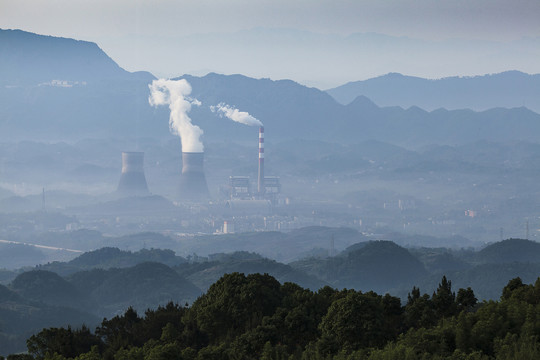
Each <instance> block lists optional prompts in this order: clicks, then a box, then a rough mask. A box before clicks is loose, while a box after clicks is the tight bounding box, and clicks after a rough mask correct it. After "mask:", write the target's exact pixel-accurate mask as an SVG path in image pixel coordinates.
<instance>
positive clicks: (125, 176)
mask: <svg viewBox="0 0 540 360" xmlns="http://www.w3.org/2000/svg"><path fill="white" fill-rule="evenodd" d="M116 191H117V193H118V194H120V195H122V196H146V195H149V194H150V191H148V185H147V183H146V177H145V176H144V153H143V152H123V153H122V175H121V176H120V182H119V183H118V188H117V190H116Z"/></svg>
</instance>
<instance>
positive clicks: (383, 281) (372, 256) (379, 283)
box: [291, 241, 428, 292]
mask: <svg viewBox="0 0 540 360" xmlns="http://www.w3.org/2000/svg"><path fill="white" fill-rule="evenodd" d="M291 266H293V267H294V268H296V269H299V270H302V271H305V272H307V273H308V274H312V275H315V276H317V277H319V278H321V279H323V280H325V281H328V282H329V283H330V284H331V285H332V286H335V287H337V288H344V287H345V288H354V289H360V290H362V291H368V290H374V291H376V292H386V291H388V290H390V289H393V288H395V287H401V286H406V285H408V284H411V285H412V284H414V283H416V282H417V281H419V280H421V279H422V278H423V277H425V276H426V275H427V274H428V272H427V271H426V269H425V268H424V265H423V264H422V263H421V262H420V261H419V260H418V259H416V258H415V257H414V256H413V255H411V253H410V252H409V251H408V250H407V249H405V248H402V247H400V246H398V245H396V244H394V243H393V242H391V241H369V242H363V243H359V244H355V245H352V246H351V247H349V248H347V249H346V250H345V251H344V252H342V253H341V254H339V255H338V256H336V257H333V258H328V259H306V260H300V261H297V262H294V263H292V264H291Z"/></svg>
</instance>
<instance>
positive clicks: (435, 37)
mask: <svg viewBox="0 0 540 360" xmlns="http://www.w3.org/2000/svg"><path fill="white" fill-rule="evenodd" d="M539 19H540V1H539V0H518V1H516V0H514V1H509V0H476V1H474V0H454V1H446V0H406V1H399V0H384V1H382V0H356V1H354V0H296V1H294V0H259V1H257V0H227V1H225V0H192V1H185V0H181V1H172V0H153V1H141V0H114V1H110V0H93V1H90V0H47V1H44V0H0V27H1V28H4V29H9V28H11V29H22V30H27V31H32V32H36V33H40V34H46V35H55V36H63V37H72V38H77V39H83V40H89V41H95V42H97V43H98V44H99V45H100V46H101V47H102V48H103V49H104V50H105V51H106V52H107V53H108V54H109V55H110V56H111V57H112V58H113V59H114V60H116V61H117V62H118V63H119V64H120V66H122V67H124V68H126V69H128V70H131V71H134V70H142V69H145V70H150V71H152V72H154V73H157V74H158V75H168V76H172V75H180V74H183V73H186V72H190V71H191V72H197V71H198V72H204V71H206V70H212V71H221V72H225V73H227V72H241V73H246V74H248V75H251V76H257V77H271V78H280V77H292V78H294V79H295V80H298V81H301V82H304V83H310V82H311V83H313V84H317V83H320V84H321V85H324V84H328V85H330V84H332V83H339V82H341V81H343V80H344V79H345V78H346V77H347V74H346V73H345V71H349V73H350V75H351V78H350V79H349V80H357V79H359V78H362V77H363V78H367V77H371V76H374V75H380V74H383V73H386V72H391V71H404V70H405V71H409V72H414V74H412V75H420V76H429V77H441V76H448V75H452V74H453V75H460V74H463V75H471V74H472V73H474V72H477V71H480V73H482V71H481V70H476V68H474V69H473V67H471V68H467V67H466V66H465V67H464V65H463V64H462V63H460V65H459V66H456V67H452V66H451V65H452V64H448V65H449V66H446V67H443V68H445V69H446V71H442V70H437V69H436V68H433V67H432V66H431V65H429V64H428V63H426V64H425V66H424V67H425V69H426V71H424V72H422V71H420V68H422V67H421V66H419V67H418V68H419V69H418V70H415V69H414V68H410V67H404V68H403V69H401V70H400V69H394V68H392V66H393V65H392V64H388V65H387V67H384V68H380V67H377V68H376V69H371V70H366V71H364V72H362V71H359V70H356V71H352V69H348V68H347V69H344V68H343V65H342V64H340V62H339V61H338V62H335V61H334V62H329V61H333V60H328V59H327V58H326V57H325V56H320V55H318V54H320V53H323V52H322V51H320V52H318V51H317V49H307V50H306V52H305V53H304V54H303V55H302V54H299V53H297V49H296V48H297V47H298V46H299V44H300V45H301V44H302V39H301V38H300V37H299V35H298V34H299V33H294V32H293V33H290V32H289V33H283V32H281V33H279V34H278V35H275V36H277V37H278V40H279V41H278V42H277V44H273V45H272V46H274V48H273V50H274V51H275V52H278V53H282V52H287V49H290V48H291V47H292V48H293V50H295V51H296V52H295V51H293V52H292V53H291V54H292V55H291V56H290V57H288V58H287V59H286V60H287V61H288V62H290V64H291V66H290V69H287V66H285V64H283V63H279V62H278V63H275V62H274V61H276V60H278V61H279V58H276V59H273V60H271V61H268V63H259V64H258V66H254V65H253V64H248V66H246V68H247V71H246V72H243V71H241V70H242V68H243V67H242V66H243V65H246V64H247V62H248V61H249V60H248V59H249V57H250V51H251V50H252V47H253V46H254V44H255V45H257V46H260V44H257V38H256V34H255V37H252V38H251V40H250V41H251V42H244V43H243V44H238V37H237V34H236V33H237V32H238V31H242V30H250V29H254V28H267V29H290V30H302V31H308V32H311V33H315V34H316V35H317V36H323V35H330V34H331V35H339V36H341V39H343V38H346V37H347V36H348V35H351V34H355V33H380V34H386V35H391V36H393V37H409V38H413V39H418V40H423V41H425V42H427V43H426V44H428V47H429V46H430V45H429V44H432V45H433V44H434V43H437V44H439V45H440V42H441V41H443V42H444V41H448V39H456V38H457V39H461V40H460V41H461V42H462V44H464V45H460V46H459V47H458V48H456V51H460V52H464V51H467V49H468V48H470V47H471V46H473V47H474V46H475V45H471V43H467V44H465V40H483V41H489V42H490V43H491V50H490V51H491V53H493V51H494V49H495V48H494V46H495V45H494V44H500V46H501V51H503V52H505V53H510V52H513V51H514V52H515V50H512V49H510V50H509V49H508V46H509V44H510V43H513V42H516V41H522V39H523V38H532V39H534V40H539V39H540V20H539ZM205 34H206V35H205ZM208 34H213V35H215V36H217V37H215V36H214V37H213V38H212V41H209V35H208ZM280 36H281V38H280ZM291 37H296V38H295V39H291ZM218 39H219V40H218ZM333 39H334V40H337V41H338V42H339V39H340V38H338V37H335V38H333ZM326 40H327V42H326V45H328V44H329V43H331V41H332V40H329V39H328V38H327V39H326ZM528 40H530V39H528ZM261 41H268V37H261ZM280 41H281V43H283V42H288V41H289V45H288V46H289V47H287V46H285V47H283V46H281V45H280ZM216 42H220V51H221V54H223V55H226V56H225V57H226V59H225V60H224V61H223V62H221V61H222V59H221V56H220V54H216V56H214V58H213V59H211V60H212V61H209V59H207V58H206V57H207V56H212V51H211V47H214V48H215V43H216ZM451 43H452V44H454V45H455V44H456V40H453V42H451ZM451 43H449V44H451ZM186 44H191V45H190V47H189V49H188V50H189V52H187V51H181V50H180V49H179V47H183V48H185V47H186V46H187V45H186ZM313 44H315V45H314V46H316V44H317V41H314V42H313ZM537 44H538V41H533V42H529V43H528V44H526V45H524V44H523V43H521V45H520V49H521V50H520V51H523V53H519V52H518V54H516V63H515V64H514V63H513V60H511V59H510V58H504V59H503V61H505V62H506V63H507V66H508V69H510V68H512V69H514V68H515V69H517V70H523V71H528V72H540V65H539V69H534V68H531V67H534V65H532V61H531V62H530V64H529V63H526V64H523V63H520V60H519V59H518V58H517V56H519V57H523V56H527V54H530V55H531V56H535V55H536V51H537V50H538V49H537ZM257 46H255V47H257ZM347 46H350V45H347V44H342V45H341V46H340V47H336V48H333V49H332V51H337V52H342V55H340V54H338V56H334V59H336V58H339V57H340V56H342V57H344V58H345V57H347V56H350V57H354V56H357V54H358V53H357V52H354V51H353V52H351V53H349V52H348V51H347ZM355 46H358V45H355ZM523 46H525V47H527V48H524V47H523ZM228 47H230V53H228V54H224V53H223V51H224V52H227V51H228V50H227V49H228ZM306 47H307V45H306ZM437 48H438V47H437ZM372 50H373V49H372ZM387 50H388V49H387ZM472 50H475V49H472ZM258 51H262V50H261V49H258ZM437 51H438V50H434V48H433V46H432V49H431V50H430V54H435V52H437ZM384 54H385V56H394V57H398V59H397V60H399V56H401V55H400V54H402V53H399V52H398V53H395V54H394V53H393V52H392V51H390V52H388V51H387V52H386V53H384ZM257 56H259V57H260V58H264V56H263V55H261V54H259V55H256V56H255V57H257ZM302 56H304V57H302ZM181 58H183V59H181ZM187 58H189V59H190V60H189V61H188V60H186V59H187ZM203 58H204V61H202V60H201V59H203ZM432 60H434V59H433V58H431V57H430V56H426V57H425V60H421V59H419V61H432ZM259 61H260V60H259ZM308 61H310V62H314V63H315V64H320V66H318V67H317V66H313V67H312V68H314V69H317V68H319V69H320V70H319V71H313V70H311V72H308V71H302V65H301V64H302V63H306V62H308ZM367 61H368V59H364V62H363V63H362V64H365V63H366V62H367ZM372 61H373V63H376V62H380V59H379V58H378V57H377V54H374V55H373V58H372ZM407 61H409V62H412V61H411V59H409V60H407ZM437 61H440V60H437ZM508 62H509V63H508ZM537 62H538V63H540V61H537ZM175 63H177V64H179V67H180V66H181V67H182V68H178V69H176V68H175V67H174V64H175ZM233 63H234V64H236V66H233V65H232V64H233ZM345 63H347V64H349V63H351V61H345ZM325 65H327V66H328V69H325ZM503 65H504V64H501V65H498V66H499V67H501V68H502V67H503ZM394 67H396V66H394ZM520 67H521V68H520ZM527 67H528V68H527ZM339 68H342V69H341V72H338V71H337V70H336V69H339ZM295 69H298V70H295ZM497 69H498V68H497ZM287 70H288V71H287ZM494 70H496V69H490V68H486V71H484V73H489V72H491V71H494ZM377 71H380V73H379V74H377V73H376V72H377ZM325 72H326V74H325V75H324V76H323V75H322V74H323V73H325ZM333 74H335V75H333ZM295 75H296V76H295Z"/></svg>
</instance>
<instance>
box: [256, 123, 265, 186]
mask: <svg viewBox="0 0 540 360" xmlns="http://www.w3.org/2000/svg"><path fill="white" fill-rule="evenodd" d="M257 191H258V193H259V195H263V194H264V192H265V188H264V126H261V127H260V128H259V179H258V182H257Z"/></svg>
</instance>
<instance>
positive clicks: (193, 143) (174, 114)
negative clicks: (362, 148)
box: [148, 79, 204, 152]
mask: <svg viewBox="0 0 540 360" xmlns="http://www.w3.org/2000/svg"><path fill="white" fill-rule="evenodd" d="M148 87H149V88H150V97H149V98H148V102H149V103H150V105H152V106H159V105H169V109H170V110H171V115H170V117H169V129H170V130H171V132H172V133H173V134H175V135H178V136H180V139H182V152H203V151H204V146H203V144H202V142H201V135H202V134H203V131H202V129H201V128H200V127H198V126H197V125H193V124H192V123H191V118H190V117H189V116H188V112H189V111H190V110H191V105H196V106H200V105H201V102H200V101H198V100H196V99H192V98H190V97H189V96H188V95H189V94H191V86H190V85H189V83H188V82H187V81H186V80H185V79H181V80H165V79H159V80H154V81H152V84H150V85H148Z"/></svg>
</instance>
